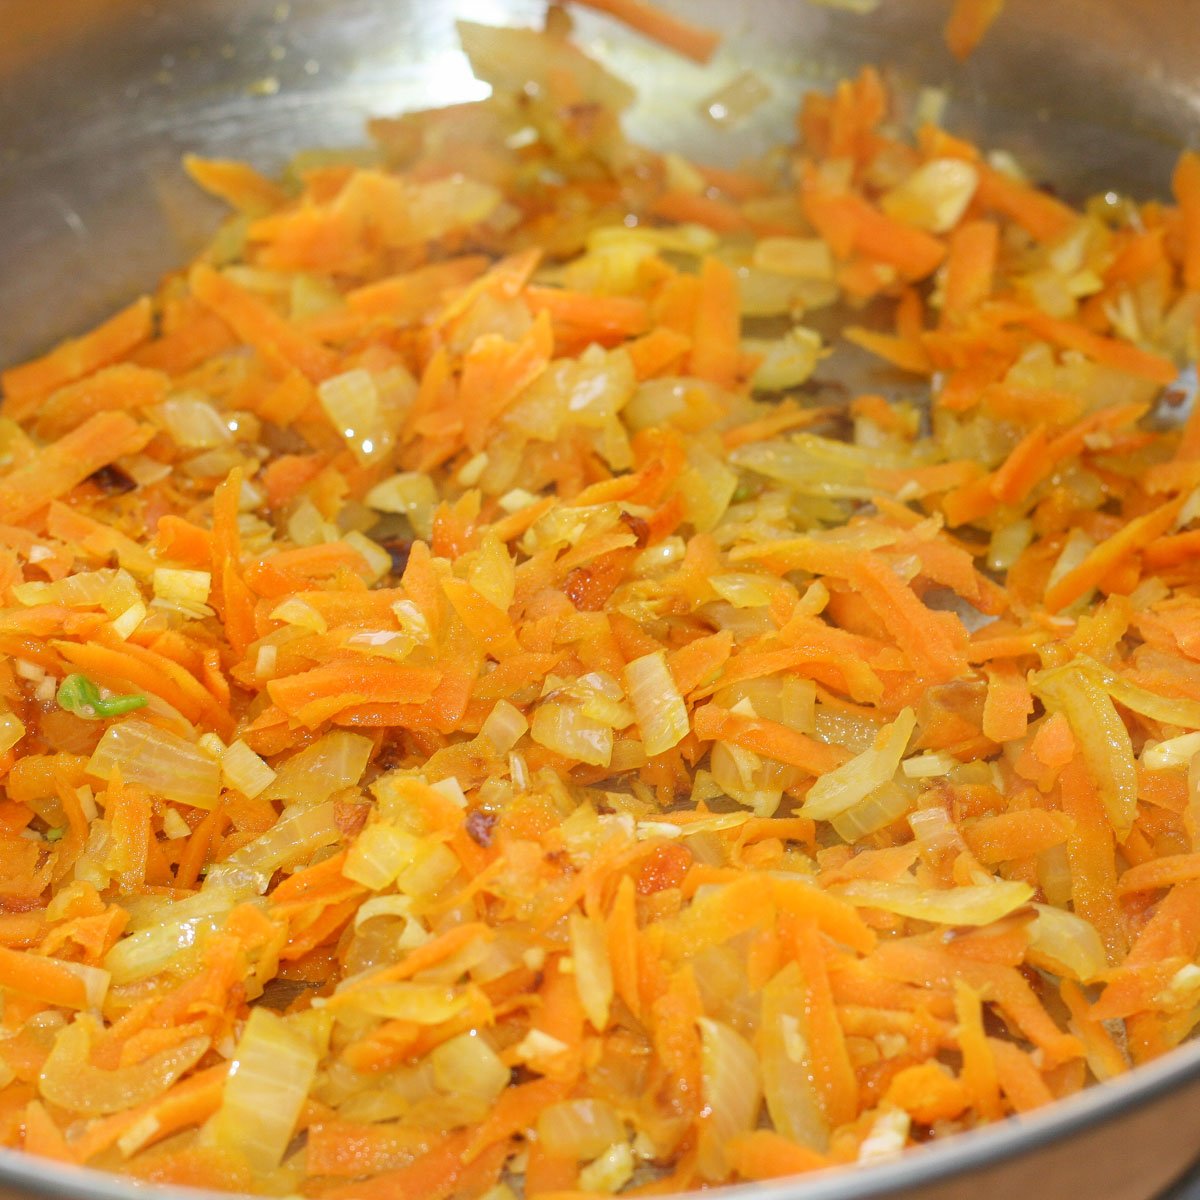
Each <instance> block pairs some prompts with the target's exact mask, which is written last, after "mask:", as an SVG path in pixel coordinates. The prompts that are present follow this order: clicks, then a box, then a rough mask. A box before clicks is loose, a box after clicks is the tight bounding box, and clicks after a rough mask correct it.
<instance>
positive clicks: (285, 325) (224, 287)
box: [188, 263, 338, 382]
mask: <svg viewBox="0 0 1200 1200" xmlns="http://www.w3.org/2000/svg"><path fill="white" fill-rule="evenodd" d="M188 282H189V284H190V286H191V289H192V294H193V295H194V296H195V297H196V299H197V300H199V301H200V302H201V303H202V304H205V305H206V306H207V307H208V308H210V309H212V311H213V312H215V313H216V314H217V316H219V317H220V318H221V320H223V321H224V322H225V323H226V324H227V325H228V326H229V328H230V329H232V330H233V331H234V333H236V334H237V336H238V337H239V338H241V339H242V341H243V342H244V343H245V344H246V345H248V346H253V347H254V348H255V349H256V350H258V351H259V353H260V354H262V356H263V357H264V358H265V359H266V360H267V361H268V362H269V363H271V364H272V365H273V366H275V367H277V368H278V369H280V370H281V371H287V370H289V369H292V368H295V369H296V370H298V371H300V372H302V373H303V374H304V375H306V376H308V378H309V379H311V380H313V381H314V382H319V381H320V380H322V379H327V378H328V377H329V376H330V375H333V374H334V373H335V372H336V370H337V365H338V357H337V355H335V354H334V353H333V351H332V350H329V349H327V348H326V347H324V346H322V345H320V344H319V343H318V342H314V341H312V340H311V339H310V338H308V337H306V336H305V335H304V334H302V333H300V332H299V331H298V330H297V329H296V327H295V326H294V325H292V324H291V323H290V322H288V321H286V320H284V318H283V317H281V316H280V315H279V314H278V313H276V312H275V311H274V310H273V309H271V308H270V307H269V306H268V305H267V304H266V303H265V302H264V301H262V300H260V299H259V298H258V297H257V296H255V295H253V294H252V293H251V292H248V291H246V290H245V289H244V288H241V287H239V286H238V285H237V284H236V283H234V282H233V281H232V280H231V279H229V278H228V277H227V276H225V275H222V274H221V273H220V272H219V271H215V270H213V268H212V267H209V266H206V265H205V264H204V263H197V264H196V265H195V266H194V267H193V268H192V271H191V274H190V275H189V277H188Z"/></svg>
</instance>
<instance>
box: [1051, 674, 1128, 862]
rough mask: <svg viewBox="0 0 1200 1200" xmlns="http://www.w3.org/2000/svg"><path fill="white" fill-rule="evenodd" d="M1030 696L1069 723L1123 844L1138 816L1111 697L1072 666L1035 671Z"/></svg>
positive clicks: (1125, 749)
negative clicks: (1058, 713) (1033, 696)
mask: <svg viewBox="0 0 1200 1200" xmlns="http://www.w3.org/2000/svg"><path fill="white" fill-rule="evenodd" d="M1030 684H1031V687H1032V690H1033V693H1034V695H1035V696H1037V697H1038V698H1039V699H1040V700H1041V701H1042V702H1043V703H1044V704H1045V705H1046V707H1047V708H1049V709H1050V710H1051V711H1055V712H1061V713H1062V714H1063V715H1064V716H1065V717H1066V718H1067V721H1068V722H1069V723H1070V726H1071V732H1072V733H1074V735H1075V738H1076V740H1077V741H1078V742H1079V745H1080V748H1081V749H1082V750H1083V756H1084V758H1085V759H1086V761H1087V764H1088V769H1089V771H1090V773H1091V776H1092V778H1093V779H1095V780H1096V786H1097V787H1098V788H1099V791H1100V798H1101V800H1102V801H1103V803H1104V810H1105V812H1106V813H1107V814H1108V819H1109V820H1110V821H1111V822H1112V826H1113V829H1114V830H1115V831H1116V834H1117V840H1118V841H1124V840H1125V838H1126V837H1127V836H1128V834H1129V831H1130V830H1131V829H1132V828H1133V819H1134V817H1135V816H1136V815H1137V764H1136V763H1135V762H1134V758H1133V743H1132V742H1131V741H1130V738H1129V730H1128V729H1126V728H1125V722H1124V721H1122V720H1121V716H1120V714H1119V713H1118V712H1117V710H1116V708H1115V707H1114V705H1113V702H1112V698H1111V697H1110V696H1109V694H1108V692H1107V691H1106V690H1105V688H1104V687H1103V686H1102V685H1101V684H1100V683H1098V682H1097V681H1096V679H1095V677H1094V676H1093V675H1092V674H1091V673H1089V672H1088V671H1086V670H1084V669H1083V668H1081V667H1079V666H1076V665H1075V664H1074V663H1071V664H1068V665H1067V666H1064V667H1053V668H1051V669H1050V670H1047V671H1039V672H1037V673H1036V674H1035V675H1034V676H1033V678H1032V679H1031V680H1030Z"/></svg>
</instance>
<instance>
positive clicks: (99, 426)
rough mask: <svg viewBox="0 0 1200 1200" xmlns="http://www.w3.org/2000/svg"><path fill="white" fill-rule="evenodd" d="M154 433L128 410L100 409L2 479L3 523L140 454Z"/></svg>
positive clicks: (30, 512) (15, 520)
mask: <svg viewBox="0 0 1200 1200" xmlns="http://www.w3.org/2000/svg"><path fill="white" fill-rule="evenodd" d="M153 436H154V431H153V430H152V429H150V428H149V427H147V426H145V425H139V424H138V423H137V422H136V421H135V420H134V419H133V418H132V417H130V416H129V415H128V414H127V413H123V412H101V413H97V414H96V415H95V416H93V417H89V418H88V419H87V420H86V421H84V423H83V424H82V425H80V426H79V427H78V428H77V429H72V430H71V432H70V433H67V434H64V435H63V436H62V437H61V438H59V439H58V441H57V442H53V443H51V444H50V445H49V446H46V447H45V448H44V449H42V450H39V451H38V453H37V456H36V457H35V458H34V459H33V460H32V461H31V462H28V463H26V464H25V465H24V466H20V467H17V468H16V470H14V471H10V472H9V473H8V474H7V475H6V476H4V477H3V478H0V522H3V523H6V524H13V525H15V524H17V523H18V522H20V521H23V520H24V519H25V518H26V517H29V516H32V515H33V514H34V513H35V512H37V510H38V509H39V508H44V507H45V506H46V505H47V504H49V503H50V502H51V501H52V500H57V499H58V498H59V497H60V496H64V495H66V494H67V492H69V491H71V489H72V488H75V487H78V486H79V484H81V483H82V482H83V481H84V480H85V479H87V477H88V476H89V475H91V474H92V473H93V472H94V471H98V470H100V468H101V467H105V466H107V465H108V464H109V463H111V462H112V461H113V460H114V459H116V458H120V457H121V456H122V455H124V454H136V453H137V452H138V451H139V450H140V449H141V448H142V447H143V446H145V445H146V443H147V442H148V441H149V440H150V439H151V437H153Z"/></svg>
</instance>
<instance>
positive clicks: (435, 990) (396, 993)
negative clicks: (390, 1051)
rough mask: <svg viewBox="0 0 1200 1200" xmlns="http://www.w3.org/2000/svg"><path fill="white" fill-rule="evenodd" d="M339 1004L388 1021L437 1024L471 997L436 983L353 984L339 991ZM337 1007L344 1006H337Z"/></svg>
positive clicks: (447, 1018) (447, 1017)
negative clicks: (351, 986)
mask: <svg viewBox="0 0 1200 1200" xmlns="http://www.w3.org/2000/svg"><path fill="white" fill-rule="evenodd" d="M335 999H336V1000H338V1001H343V1000H344V1001H346V1002H347V1003H349V1004H351V1005H352V1006H353V1007H354V1008H355V1009H357V1010H359V1011H360V1012H364V1013H368V1014H370V1015H371V1016H374V1017H386V1018H387V1019H388V1020H391V1021H412V1022H413V1023H414V1024H416V1025H440V1024H441V1023H442V1022H443V1021H450V1020H452V1019H453V1018H454V1017H457V1016H458V1015H459V1013H461V1012H464V1011H466V1009H467V1006H468V1005H469V1004H470V1003H471V1000H470V997H469V996H467V995H466V994H464V993H463V992H461V991H459V990H458V989H457V988H452V987H448V986H446V985H444V984H436V983H410V982H407V981H406V982H403V983H381V984H376V985H374V986H372V985H371V984H369V983H362V982H361V981H359V982H356V983H355V984H354V986H353V991H343V990H342V989H340V988H339V990H338V992H337V993H336V995H335ZM339 1007H344V1005H341V1004H339Z"/></svg>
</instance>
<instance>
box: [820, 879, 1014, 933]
mask: <svg viewBox="0 0 1200 1200" xmlns="http://www.w3.org/2000/svg"><path fill="white" fill-rule="evenodd" d="M835 891H836V893H837V894H838V895H839V896H841V897H843V898H844V899H846V900H849V901H850V903H851V904H854V905H857V906H858V907H860V908H881V909H883V910H884V911H885V912H891V913H896V914H897V915H899V916H902V917H914V918H916V919H917V920H919V921H932V922H933V923H934V924H935V925H990V924H991V923H992V922H993V921H998V920H1000V918H1001V917H1006V916H1008V914H1009V913H1011V912H1016V910H1017V909H1018V908H1023V907H1024V906H1025V905H1026V904H1028V903H1029V901H1030V900H1031V899H1032V898H1033V888H1031V887H1030V886H1029V884H1027V883H1020V882H1017V881H1015V880H1008V879H999V880H997V881H996V882H995V883H980V884H972V885H970V886H969V887H958V888H947V889H944V890H942V889H937V888H923V887H919V886H918V885H917V884H915V883H903V882H900V881H881V880H867V879H861V880H855V881H854V882H853V883H847V884H846V885H844V886H843V887H840V888H837V889H835Z"/></svg>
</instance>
